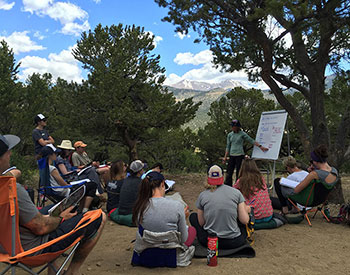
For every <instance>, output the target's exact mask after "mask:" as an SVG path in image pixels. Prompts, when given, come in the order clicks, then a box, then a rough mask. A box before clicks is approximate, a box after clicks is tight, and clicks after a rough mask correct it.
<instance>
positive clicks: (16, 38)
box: [0, 31, 46, 54]
mask: <svg viewBox="0 0 350 275" xmlns="http://www.w3.org/2000/svg"><path fill="white" fill-rule="evenodd" d="M28 33H29V32H28V31H23V32H13V33H12V34H11V35H9V36H7V37H4V36H0V40H2V39H4V40H5V41H6V42H7V43H8V44H9V46H10V47H11V48H12V49H13V52H14V53H15V54H19V53H25V52H30V51H39V50H45V49H46V48H45V47H43V46H41V45H37V44H36V43H35V42H34V41H32V40H31V39H30V37H29V36H28Z"/></svg>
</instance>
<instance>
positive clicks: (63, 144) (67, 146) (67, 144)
mask: <svg viewBox="0 0 350 275" xmlns="http://www.w3.org/2000/svg"><path fill="white" fill-rule="evenodd" d="M57 147H58V148H61V149H66V150H75V149H74V147H73V146H72V142H71V141H70V140H68V139H64V140H62V142H61V144H60V145H57Z"/></svg>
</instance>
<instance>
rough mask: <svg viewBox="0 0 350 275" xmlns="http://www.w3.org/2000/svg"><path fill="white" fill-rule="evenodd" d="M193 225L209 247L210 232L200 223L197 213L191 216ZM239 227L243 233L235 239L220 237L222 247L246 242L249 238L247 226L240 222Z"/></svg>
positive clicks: (204, 244)
mask: <svg viewBox="0 0 350 275" xmlns="http://www.w3.org/2000/svg"><path fill="white" fill-rule="evenodd" d="M189 220H190V223H191V225H192V226H193V227H194V228H196V230H197V238H198V241H199V242H200V244H201V245H203V246H204V247H207V244H208V232H207V231H206V230H204V228H203V227H202V226H200V225H199V223H198V215H197V213H192V214H191V215H190V217H189ZM238 226H239V229H240V230H241V235H239V236H238V237H236V238H234V239H223V238H218V243H219V248H220V249H232V248H236V247H240V246H242V245H244V244H245V243H246V239H247V230H246V226H245V225H243V224H242V223H240V222H238Z"/></svg>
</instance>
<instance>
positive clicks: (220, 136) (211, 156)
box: [198, 87, 276, 165]
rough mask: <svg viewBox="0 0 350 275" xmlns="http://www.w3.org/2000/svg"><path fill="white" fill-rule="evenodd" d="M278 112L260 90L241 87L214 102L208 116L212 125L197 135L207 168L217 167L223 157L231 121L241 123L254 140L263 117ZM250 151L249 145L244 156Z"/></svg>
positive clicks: (272, 102) (208, 125) (271, 101)
mask: <svg viewBox="0 0 350 275" xmlns="http://www.w3.org/2000/svg"><path fill="white" fill-rule="evenodd" d="M275 108H276V107H275V103H274V101H273V100H270V99H265V98H264V95H263V93H262V92H261V91H260V90H256V89H249V90H245V89H244V88H241V87H238V88H235V89H233V90H232V91H231V92H229V93H228V94H227V95H226V96H225V97H222V98H221V99H220V100H219V101H216V102H213V103H212V104H211V106H210V111H209V113H208V115H209V116H210V122H209V123H208V124H207V125H206V126H205V127H204V129H200V130H199V131H198V138H199V141H198V147H199V149H200V151H201V155H202V157H203V158H204V159H205V161H206V162H207V164H208V165H210V164H213V163H218V162H219V158H220V157H223V155H224V153H225V148H226V136H227V134H228V133H229V131H230V130H231V128H230V122H231V120H232V119H238V120H239V121H240V122H241V124H242V127H243V130H244V131H245V132H246V133H247V134H248V135H249V136H251V137H252V138H255V136H256V130H257V128H258V125H259V121H260V115H261V113H262V112H264V111H272V110H275ZM251 148H252V146H251V145H247V144H246V145H245V147H244V149H245V152H247V153H248V151H249V150H251Z"/></svg>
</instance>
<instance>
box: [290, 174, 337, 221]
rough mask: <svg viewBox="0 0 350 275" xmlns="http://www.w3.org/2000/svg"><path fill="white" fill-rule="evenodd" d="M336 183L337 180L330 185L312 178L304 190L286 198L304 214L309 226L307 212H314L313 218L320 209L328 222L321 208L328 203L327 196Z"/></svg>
mask: <svg viewBox="0 0 350 275" xmlns="http://www.w3.org/2000/svg"><path fill="white" fill-rule="evenodd" d="M336 183H337V181H336V182H334V183H333V184H332V185H330V184H327V183H326V182H324V181H321V180H312V181H311V182H310V184H309V185H308V186H307V187H306V188H305V189H304V190H302V191H301V192H300V193H298V194H294V195H292V196H289V198H288V200H289V202H290V203H291V204H292V205H293V206H294V207H295V208H296V209H298V211H299V212H300V213H301V214H303V215H304V217H305V219H306V220H307V222H308V224H309V225H310V226H312V224H311V222H310V219H309V216H308V213H314V215H313V216H312V218H315V216H316V214H317V212H318V211H320V212H321V213H322V215H323V216H324V217H325V219H326V220H327V221H328V222H329V219H328V217H327V215H326V214H325V212H324V210H323V208H324V206H325V205H326V204H327V203H328V201H327V198H328V196H329V194H330V192H331V191H332V190H333V188H334V186H335V185H336ZM297 203H298V204H301V205H302V206H303V207H298V206H297ZM309 208H311V209H309Z"/></svg>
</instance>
